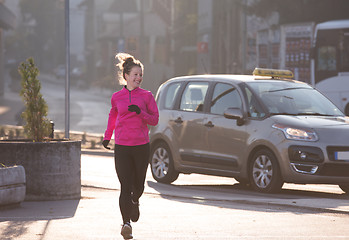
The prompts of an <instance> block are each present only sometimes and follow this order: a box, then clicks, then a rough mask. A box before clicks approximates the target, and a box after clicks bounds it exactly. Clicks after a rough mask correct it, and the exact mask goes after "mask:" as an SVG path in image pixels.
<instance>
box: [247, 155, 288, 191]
mask: <svg viewBox="0 0 349 240" xmlns="http://www.w3.org/2000/svg"><path fill="white" fill-rule="evenodd" d="M249 177H250V184H251V186H252V187H253V188H254V189H255V190H257V191H258V192H263V193H274V192H277V191H279V190H280V189H281V187H282V185H283V181H282V177H281V173H280V168H279V165H278V162H277V160H276V157H275V156H274V154H273V153H272V152H271V151H270V150H268V149H261V150H258V151H257V152H256V153H255V154H254V155H253V157H252V161H251V164H250V167H249Z"/></svg>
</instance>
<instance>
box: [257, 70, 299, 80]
mask: <svg viewBox="0 0 349 240" xmlns="http://www.w3.org/2000/svg"><path fill="white" fill-rule="evenodd" d="M253 75H254V76H265V77H272V78H289V79H292V78H293V72H292V71H290V70H281V69H270V68H255V69H254V71H253Z"/></svg>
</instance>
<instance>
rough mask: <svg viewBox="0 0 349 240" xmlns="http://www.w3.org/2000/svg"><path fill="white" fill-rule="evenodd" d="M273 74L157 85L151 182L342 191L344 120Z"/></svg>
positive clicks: (348, 131)
mask: <svg viewBox="0 0 349 240" xmlns="http://www.w3.org/2000/svg"><path fill="white" fill-rule="evenodd" d="M280 72H281V71H280ZM273 73H274V72H270V74H268V73H265V74H261V75H265V76H254V75H196V76H195V75H194V76H185V77H177V78H173V79H170V80H168V81H167V82H165V83H164V84H162V85H161V86H160V87H159V89H158V92H157V95H156V100H157V103H158V107H159V111H160V121H159V124H158V125H157V126H155V127H152V128H151V129H150V143H151V159H150V165H151V172H152V175H153V177H154V179H155V180H157V181H158V182H162V183H171V182H173V181H175V180H176V179H177V178H178V175H179V173H185V174H189V173H199V174H209V175H215V176H226V177H233V178H235V179H236V180H237V181H239V182H240V183H244V184H250V185H251V186H252V187H253V188H254V189H255V190H257V191H260V192H275V191H277V190H279V189H281V187H282V185H283V183H284V182H288V183H301V184H307V183H309V184H310V183H321V184H338V185H339V187H340V188H341V189H342V190H343V191H344V192H346V193H348V192H349V117H346V116H345V115H344V114H343V113H342V112H341V111H340V110H338V108H337V107H336V106H335V105H334V104H332V103H331V102H330V101H329V100H328V99H327V98H326V97H325V96H323V95H322V94H321V93H320V92H318V91H317V90H315V89H314V88H313V87H311V86H309V85H308V84H306V83H304V82H299V81H296V80H291V79H288V78H283V77H278V76H277V75H273V76H272V74H273ZM267 75H271V76H267Z"/></svg>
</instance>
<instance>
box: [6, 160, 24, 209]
mask: <svg viewBox="0 0 349 240" xmlns="http://www.w3.org/2000/svg"><path fill="white" fill-rule="evenodd" d="M24 198H25V171H24V168H23V166H14V167H0V207H2V206H7V205H18V204H20V203H21V202H23V201H24Z"/></svg>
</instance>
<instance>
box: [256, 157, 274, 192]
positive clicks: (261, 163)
mask: <svg viewBox="0 0 349 240" xmlns="http://www.w3.org/2000/svg"><path fill="white" fill-rule="evenodd" d="M252 176H253V181H254V183H255V184H256V185H257V186H258V187H259V188H267V187H268V186H269V185H270V182H271V179H272V176H273V166H272V162H271V160H270V158H269V157H268V156H266V155H260V156H258V157H257V159H256V160H255V162H254V164H253V168H252Z"/></svg>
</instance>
